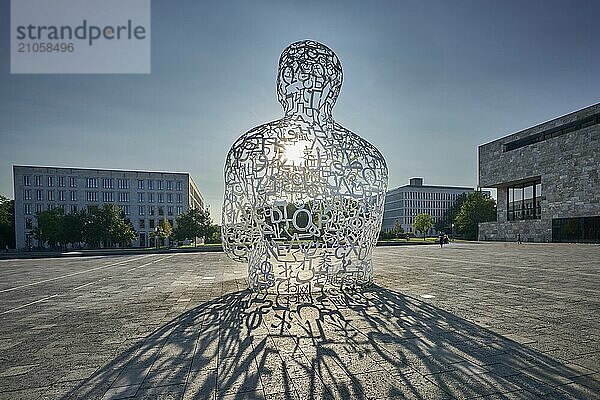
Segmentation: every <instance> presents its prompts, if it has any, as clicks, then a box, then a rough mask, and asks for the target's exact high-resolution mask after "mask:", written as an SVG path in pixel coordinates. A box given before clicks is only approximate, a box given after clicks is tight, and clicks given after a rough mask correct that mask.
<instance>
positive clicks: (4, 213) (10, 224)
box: [0, 195, 15, 249]
mask: <svg viewBox="0 0 600 400" xmlns="http://www.w3.org/2000/svg"><path fill="white" fill-rule="evenodd" d="M14 215H15V201H14V200H10V199H9V198H7V197H4V196H2V195H0V248H2V249H5V248H6V246H8V247H9V248H14V247H15V218H14Z"/></svg>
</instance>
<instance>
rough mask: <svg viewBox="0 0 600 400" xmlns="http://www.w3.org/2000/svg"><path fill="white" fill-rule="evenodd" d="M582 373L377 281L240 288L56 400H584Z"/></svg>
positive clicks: (590, 394)
mask: <svg viewBox="0 0 600 400" xmlns="http://www.w3.org/2000/svg"><path fill="white" fill-rule="evenodd" d="M591 373H593V371H590V370H587V369H585V368H582V367H579V366H577V365H575V364H572V365H564V364H563V363H560V362H558V361H556V360H554V359H551V358H550V357H547V356H546V355H544V354H543V353H540V352H538V351H535V350H533V349H530V348H528V347H526V346H523V345H520V344H518V343H516V342H514V341H511V340H509V339H506V338H504V337H502V336H499V335H497V334H495V333H493V332H491V331H490V330H488V329H485V328H483V327H481V326H478V325H476V324H474V323H471V322H469V321H467V320H465V319H462V318H460V317H457V316H455V315H453V314H451V313H449V312H446V311H444V310H441V309H439V308H436V307H434V306H432V305H430V304H427V303H424V302H421V301H419V300H416V299H414V298H411V297H408V296H404V295H402V294H401V293H398V292H394V291H391V290H388V289H385V288H382V287H379V286H373V287H372V288H371V289H370V290H366V291H362V292H335V291H332V292H329V293H326V294H320V295H315V294H312V295H311V294H305V295H295V296H283V295H270V294H261V293H252V292H250V291H241V292H235V293H231V294H227V295H224V296H222V297H219V298H217V299H215V300H212V301H210V302H207V303H204V304H201V305H199V306H197V307H196V308H194V309H192V310H190V311H188V312H186V313H184V314H182V315H181V316H180V317H178V318H176V319H174V320H172V321H171V322H169V323H168V324H166V325H164V326H162V327H161V328H160V329H158V330H156V331H155V332H153V333H152V334H151V335H149V336H148V337H147V338H145V339H144V340H143V341H141V342H140V343H139V345H137V346H134V347H131V348H130V349H129V350H128V351H126V352H124V353H123V354H121V355H120V356H119V357H117V358H116V359H114V360H113V361H112V362H111V363H109V364H107V365H105V366H104V367H103V368H101V369H100V370H98V371H97V372H96V373H95V374H94V375H93V376H92V377H90V378H89V379H88V380H87V381H85V382H83V383H82V384H81V385H80V386H78V387H77V388H75V389H73V390H72V391H71V392H70V393H68V394H67V395H65V396H64V398H65V399H72V398H85V399H89V398H102V397H103V396H106V398H125V397H135V398H163V397H164V398H186V399H188V398H189V399H204V398H207V399H208V398H215V397H216V398H222V397H226V396H231V397H227V398H231V399H243V398H248V399H251V398H252V399H254V398H267V399H304V398H318V399H322V398H343V399H348V398H357V399H383V398H399V399H400V398H410V399H445V398H468V397H473V396H475V395H490V397H489V398H498V399H501V398H523V399H525V398H527V399H530V398H537V397H540V398H560V399H570V398H577V399H591V398H597V397H598V395H597V394H595V393H594V389H593V387H592V386H591V385H596V388H597V385H598V384H599V382H597V381H596V380H594V379H593V378H592V377H589V376H587V377H586V376H584V375H586V374H591ZM584 378H585V379H584Z"/></svg>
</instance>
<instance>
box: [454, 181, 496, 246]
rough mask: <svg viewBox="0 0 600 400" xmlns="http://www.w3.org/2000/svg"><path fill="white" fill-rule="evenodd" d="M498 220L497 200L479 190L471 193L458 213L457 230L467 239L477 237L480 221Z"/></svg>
mask: <svg viewBox="0 0 600 400" xmlns="http://www.w3.org/2000/svg"><path fill="white" fill-rule="evenodd" d="M495 220H496V201H495V200H494V199H493V198H491V197H489V196H487V195H486V194H484V193H483V192H480V191H477V192H473V193H469V195H468V196H467V197H466V199H465V201H464V202H463V203H462V206H461V208H460V211H459V212H458V214H457V215H456V219H455V226H456V230H457V231H458V232H459V233H461V234H462V235H463V236H464V237H465V238H466V239H472V240H474V239H477V234H478V232H479V226H478V225H479V223H480V222H488V221H495Z"/></svg>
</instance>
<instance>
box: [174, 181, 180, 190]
mask: <svg viewBox="0 0 600 400" xmlns="http://www.w3.org/2000/svg"><path fill="white" fill-rule="evenodd" d="M175 188H176V190H181V181H177V182H175Z"/></svg>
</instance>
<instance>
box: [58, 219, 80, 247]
mask: <svg viewBox="0 0 600 400" xmlns="http://www.w3.org/2000/svg"><path fill="white" fill-rule="evenodd" d="M84 218H85V212H84V211H80V212H75V213H71V214H65V215H64V216H63V232H62V236H61V240H60V241H61V243H64V244H67V243H70V244H71V245H74V244H76V243H77V244H80V243H81V242H83V224H84Z"/></svg>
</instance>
